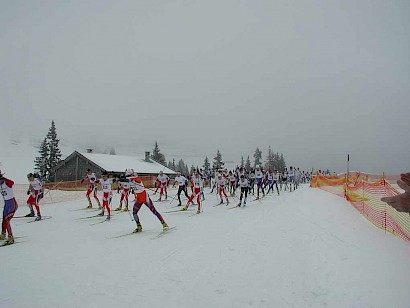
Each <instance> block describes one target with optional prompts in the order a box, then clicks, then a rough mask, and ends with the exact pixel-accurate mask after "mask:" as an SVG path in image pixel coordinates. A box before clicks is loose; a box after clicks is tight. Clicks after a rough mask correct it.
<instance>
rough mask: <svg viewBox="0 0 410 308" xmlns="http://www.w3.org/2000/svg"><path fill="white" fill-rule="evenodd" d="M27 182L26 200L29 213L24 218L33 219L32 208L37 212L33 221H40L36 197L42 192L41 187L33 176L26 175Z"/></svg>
mask: <svg viewBox="0 0 410 308" xmlns="http://www.w3.org/2000/svg"><path fill="white" fill-rule="evenodd" d="M27 180H28V182H29V184H30V185H29V189H28V191H27V194H28V195H29V197H28V199H27V205H28V206H29V207H30V213H29V214H27V215H26V217H34V207H35V208H36V211H37V217H36V219H35V220H41V213H40V206H39V205H38V200H39V198H38V195H39V193H40V192H41V191H42V189H43V188H42V185H41V183H40V181H39V180H38V179H36V178H35V177H34V174H32V173H29V174H27Z"/></svg>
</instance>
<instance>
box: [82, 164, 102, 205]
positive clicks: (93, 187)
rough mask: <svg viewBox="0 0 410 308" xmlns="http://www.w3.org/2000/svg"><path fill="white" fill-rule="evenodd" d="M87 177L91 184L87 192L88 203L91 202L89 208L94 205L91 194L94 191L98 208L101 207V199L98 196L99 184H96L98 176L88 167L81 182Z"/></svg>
mask: <svg viewBox="0 0 410 308" xmlns="http://www.w3.org/2000/svg"><path fill="white" fill-rule="evenodd" d="M86 179H88V182H89V183H90V186H89V187H88V190H87V194H86V196H87V200H88V204H89V205H88V208H89V209H91V208H92V207H93V204H92V202H91V198H90V195H91V193H94V199H95V200H97V203H98V209H101V203H100V200H99V199H98V197H97V184H96V180H97V177H96V176H95V173H94V172H92V171H91V169H87V174H86V176H85V177H84V178H83V179H82V180H81V183H83V182H84V180H86Z"/></svg>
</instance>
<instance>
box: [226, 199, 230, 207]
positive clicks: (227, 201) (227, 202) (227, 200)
mask: <svg viewBox="0 0 410 308" xmlns="http://www.w3.org/2000/svg"><path fill="white" fill-rule="evenodd" d="M228 204H229V199H228V198H226V206H228Z"/></svg>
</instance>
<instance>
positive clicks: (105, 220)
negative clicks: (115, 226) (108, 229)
mask: <svg viewBox="0 0 410 308" xmlns="http://www.w3.org/2000/svg"><path fill="white" fill-rule="evenodd" d="M107 221H111V220H108V219H104V220H102V221H98V222H95V223H92V224H91V225H90V226H95V225H98V224H102V223H103V222H107Z"/></svg>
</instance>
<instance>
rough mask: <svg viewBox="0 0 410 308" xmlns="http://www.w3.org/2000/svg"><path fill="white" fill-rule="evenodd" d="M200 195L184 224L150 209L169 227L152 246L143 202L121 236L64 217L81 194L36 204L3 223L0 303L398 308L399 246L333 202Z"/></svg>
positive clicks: (401, 285)
mask: <svg viewBox="0 0 410 308" xmlns="http://www.w3.org/2000/svg"><path fill="white" fill-rule="evenodd" d="M174 193H175V191H173V192H172V193H170V196H172V195H173V194H174ZM205 196H206V201H205V202H204V211H203V213H201V214H200V215H195V216H193V217H188V216H189V215H190V213H188V212H177V213H165V211H166V210H167V209H169V208H171V207H172V206H175V205H176V201H173V202H172V204H171V201H172V199H170V200H169V201H167V202H161V203H159V202H156V203H155V205H156V208H157V209H158V210H159V211H160V212H161V213H162V214H163V215H164V218H165V219H166V221H167V222H168V223H169V224H170V225H173V226H176V227H177V228H176V229H175V230H173V231H171V232H169V233H168V234H166V235H164V236H163V237H161V238H158V239H153V238H154V237H155V236H156V235H157V234H158V233H159V232H160V231H161V224H160V223H159V221H158V220H157V218H156V217H155V216H154V215H152V213H151V212H150V211H149V210H148V208H146V207H145V206H144V207H143V208H142V209H141V211H140V219H141V222H142V224H143V227H144V232H143V233H142V234H136V235H132V236H125V237H121V238H113V237H115V236H118V235H121V234H125V233H127V232H130V231H131V230H133V229H134V228H135V223H134V222H133V221H131V218H130V216H129V215H128V214H127V213H126V212H122V213H120V214H116V215H114V216H113V218H112V221H110V222H104V223H101V224H95V225H92V224H93V223H96V222H98V221H99V220H101V218H100V219H95V218H94V219H88V220H87V219H84V220H79V219H78V218H81V217H84V216H87V215H90V214H95V213H96V212H91V213H89V211H88V210H79V211H76V209H79V208H82V207H84V206H86V205H87V204H86V200H85V198H84V199H83V200H81V201H72V202H68V203H60V204H55V205H50V206H43V209H42V210H43V215H51V216H52V219H48V220H44V221H41V222H36V223H26V221H27V219H26V218H15V219H14V220H13V222H12V226H13V228H14V232H15V235H16V236H24V237H23V238H20V239H18V240H17V241H18V242H19V243H16V244H15V245H12V246H8V247H3V248H1V249H0V260H1V262H2V265H1V271H0V272H1V275H0V306H1V307H28V306H30V307H197V308H200V307H235V308H237V307H410V296H409V292H408V286H409V283H410V267H409V266H408V262H409V257H410V245H409V243H406V242H404V241H403V240H401V239H399V238H397V237H394V236H392V235H390V234H385V233H384V232H383V231H382V230H379V229H377V228H375V227H374V226H373V225H372V224H370V223H369V222H367V221H366V220H365V219H363V218H362V216H361V215H359V213H357V212H356V210H355V209H353V208H352V207H351V206H350V205H349V204H348V203H347V202H346V201H344V200H343V199H342V198H339V197H337V196H334V195H331V194H329V193H326V192H324V191H321V190H316V189H310V188H308V187H307V186H305V187H303V188H302V189H299V190H297V191H295V192H292V193H289V192H283V193H282V194H281V195H280V196H277V195H273V196H268V197H265V198H263V199H262V200H261V201H260V202H259V201H253V202H249V203H248V205H247V206H246V208H244V209H242V208H237V209H233V210H227V209H226V207H225V206H224V205H221V206H216V207H213V205H215V204H216V203H217V201H216V196H215V195H210V194H206V195H205ZM118 197H119V196H118V195H116V194H115V195H114V201H113V207H116V206H117V205H118ZM154 197H156V196H154ZM250 199H253V198H252V197H251V198H250ZM231 201H232V203H233V202H235V203H236V202H237V200H234V199H231ZM27 212H28V210H27V208H25V207H24V206H22V207H20V209H19V210H18V213H17V215H22V214H26V213H27Z"/></svg>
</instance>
